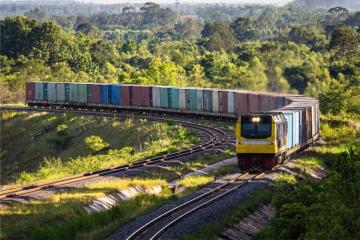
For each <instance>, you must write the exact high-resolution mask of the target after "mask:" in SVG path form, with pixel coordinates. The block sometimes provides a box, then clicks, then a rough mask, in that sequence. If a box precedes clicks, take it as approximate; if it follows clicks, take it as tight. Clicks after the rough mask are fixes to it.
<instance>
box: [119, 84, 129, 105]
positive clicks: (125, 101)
mask: <svg viewBox="0 0 360 240" xmlns="http://www.w3.org/2000/svg"><path fill="white" fill-rule="evenodd" d="M120 105H121V106H126V107H128V106H130V97H129V86H128V85H121V87H120Z"/></svg>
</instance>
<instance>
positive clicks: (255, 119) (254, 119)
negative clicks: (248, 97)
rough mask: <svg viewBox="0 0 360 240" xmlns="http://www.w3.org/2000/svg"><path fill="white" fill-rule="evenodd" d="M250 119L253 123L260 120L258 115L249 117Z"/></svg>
mask: <svg viewBox="0 0 360 240" xmlns="http://www.w3.org/2000/svg"><path fill="white" fill-rule="evenodd" d="M251 121H252V122H254V123H258V122H260V117H253V118H252V119H251Z"/></svg>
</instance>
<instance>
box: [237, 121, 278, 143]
mask: <svg viewBox="0 0 360 240" xmlns="http://www.w3.org/2000/svg"><path fill="white" fill-rule="evenodd" d="M241 136H242V137H244V138H253V139H256V138H268V137H270V136H271V116H243V117H242V118H241Z"/></svg>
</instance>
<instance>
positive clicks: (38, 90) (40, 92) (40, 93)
mask: <svg viewBox="0 0 360 240" xmlns="http://www.w3.org/2000/svg"><path fill="white" fill-rule="evenodd" d="M43 99H44V89H43V83H42V82H37V83H35V100H36V101H43Z"/></svg>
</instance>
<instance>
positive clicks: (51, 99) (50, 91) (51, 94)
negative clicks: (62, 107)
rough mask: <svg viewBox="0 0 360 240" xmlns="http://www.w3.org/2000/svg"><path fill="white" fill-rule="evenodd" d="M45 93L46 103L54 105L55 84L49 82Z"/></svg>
mask: <svg viewBox="0 0 360 240" xmlns="http://www.w3.org/2000/svg"><path fill="white" fill-rule="evenodd" d="M47 92H48V97H47V100H48V102H49V103H55V102H56V83H53V82H49V83H48V84H47Z"/></svg>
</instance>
